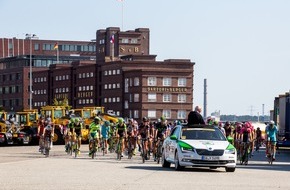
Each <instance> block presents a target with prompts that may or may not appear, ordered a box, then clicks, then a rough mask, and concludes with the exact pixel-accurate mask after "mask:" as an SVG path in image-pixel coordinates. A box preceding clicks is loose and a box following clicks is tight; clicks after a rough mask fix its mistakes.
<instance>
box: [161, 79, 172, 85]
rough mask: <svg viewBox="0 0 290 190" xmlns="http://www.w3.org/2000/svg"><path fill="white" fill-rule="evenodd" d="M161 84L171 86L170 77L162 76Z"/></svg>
mask: <svg viewBox="0 0 290 190" xmlns="http://www.w3.org/2000/svg"><path fill="white" fill-rule="evenodd" d="M163 86H171V78H163Z"/></svg>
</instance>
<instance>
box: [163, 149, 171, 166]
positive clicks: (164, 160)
mask: <svg viewBox="0 0 290 190" xmlns="http://www.w3.org/2000/svg"><path fill="white" fill-rule="evenodd" d="M161 165H162V167H163V168H170V162H167V161H166V159H165V151H164V150H163V151H162V157H161Z"/></svg>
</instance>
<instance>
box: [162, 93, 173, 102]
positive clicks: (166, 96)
mask: <svg viewBox="0 0 290 190" xmlns="http://www.w3.org/2000/svg"><path fill="white" fill-rule="evenodd" d="M163 102H171V94H163Z"/></svg>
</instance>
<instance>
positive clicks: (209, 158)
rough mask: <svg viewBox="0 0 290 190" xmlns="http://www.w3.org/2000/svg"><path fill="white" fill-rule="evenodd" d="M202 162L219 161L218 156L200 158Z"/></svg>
mask: <svg viewBox="0 0 290 190" xmlns="http://www.w3.org/2000/svg"><path fill="white" fill-rule="evenodd" d="M202 160H219V157H218V156H202Z"/></svg>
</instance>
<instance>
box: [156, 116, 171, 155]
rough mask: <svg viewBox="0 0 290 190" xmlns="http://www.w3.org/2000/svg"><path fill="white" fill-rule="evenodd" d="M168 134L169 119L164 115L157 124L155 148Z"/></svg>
mask: <svg viewBox="0 0 290 190" xmlns="http://www.w3.org/2000/svg"><path fill="white" fill-rule="evenodd" d="M167 135H168V126H167V121H166V119H165V117H164V116H161V117H160V122H158V123H157V124H156V126H155V133H154V139H155V141H156V144H155V150H157V148H158V146H159V143H160V142H161V141H162V142H163V141H164V139H165V138H166V137H167Z"/></svg>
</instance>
